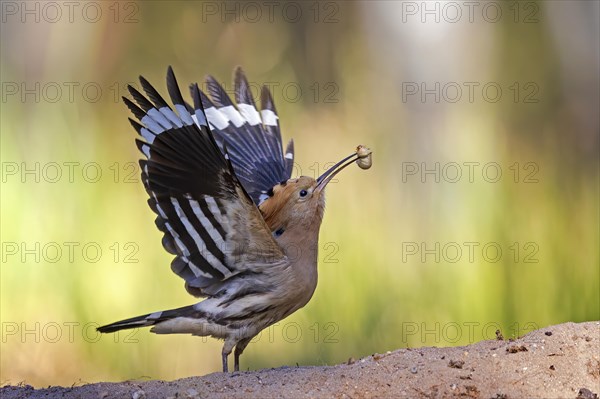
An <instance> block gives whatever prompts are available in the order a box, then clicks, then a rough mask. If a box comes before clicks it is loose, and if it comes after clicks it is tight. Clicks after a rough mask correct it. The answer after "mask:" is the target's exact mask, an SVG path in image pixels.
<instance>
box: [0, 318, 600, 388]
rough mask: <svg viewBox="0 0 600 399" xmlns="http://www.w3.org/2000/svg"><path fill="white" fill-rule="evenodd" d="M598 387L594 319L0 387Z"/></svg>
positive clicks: (599, 331)
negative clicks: (343, 357) (365, 353)
mask: <svg viewBox="0 0 600 399" xmlns="http://www.w3.org/2000/svg"><path fill="white" fill-rule="evenodd" d="M599 392H600V322H588V323H579V324H576V323H566V324H560V325H557V326H551V327H547V328H543V329H540V330H537V331H534V332H531V333H530V334H527V335H526V336H524V337H522V338H520V339H517V340H515V341H506V340H494V341H483V342H478V343H475V344H473V345H469V346H463V347H454V348H419V349H400V350H397V351H394V352H388V353H385V354H374V355H372V356H369V357H366V358H364V359H359V360H357V361H353V360H349V362H348V364H341V365H337V366H330V367H281V368H277V369H270V370H260V371H249V372H237V373H231V374H223V373H214V374H210V375H207V376H204V377H193V378H185V379H181V380H177V381H143V382H137V381H127V382H122V383H97V384H90V385H84V386H79V387H75V388H63V387H50V388H47V389H33V388H32V387H30V386H27V385H25V386H4V387H2V388H1V389H0V397H1V398H3V399H4V398H6V399H9V398H10V399H13V398H68V399H75V398H77V399H79V398H85V399H88V398H89V399H96V398H97V399H110V398H131V399H151V398H161V399H162V398H206V397H210V398H275V397H286V398H296V397H299V398H322V397H323V398H380V397H381V398H438V397H439V398H494V399H502V398H525V397H527V398H578V399H593V398H598V396H596V395H597V394H598V393H599Z"/></svg>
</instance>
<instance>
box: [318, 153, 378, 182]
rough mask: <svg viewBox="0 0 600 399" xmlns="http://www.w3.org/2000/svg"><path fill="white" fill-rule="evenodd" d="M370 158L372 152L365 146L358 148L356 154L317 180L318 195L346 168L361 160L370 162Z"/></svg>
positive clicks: (334, 166)
mask: <svg viewBox="0 0 600 399" xmlns="http://www.w3.org/2000/svg"><path fill="white" fill-rule="evenodd" d="M370 158H371V150H370V149H368V148H366V147H363V146H358V147H357V148H356V151H355V152H354V153H352V154H350V155H348V156H347V157H346V158H344V159H342V160H341V161H339V162H338V163H336V164H335V165H333V166H332V167H331V168H329V169H327V170H326V171H325V173H323V174H322V175H321V176H319V177H318V178H317V186H316V187H315V190H314V191H316V192H318V193H319V192H321V191H322V190H323V189H324V188H325V186H326V185H327V183H329V182H330V181H331V179H333V178H334V177H335V175H337V174H338V173H340V172H341V171H342V170H343V169H344V168H345V167H346V166H348V165H350V164H351V163H353V162H355V161H358V160H360V159H369V162H370ZM369 167H370V163H369ZM361 168H362V166H361Z"/></svg>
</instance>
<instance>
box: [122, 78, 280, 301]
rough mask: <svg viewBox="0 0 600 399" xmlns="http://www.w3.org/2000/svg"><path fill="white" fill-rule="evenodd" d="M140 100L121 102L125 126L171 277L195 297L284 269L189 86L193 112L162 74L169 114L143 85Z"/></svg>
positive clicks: (277, 249) (137, 96)
mask: <svg viewBox="0 0 600 399" xmlns="http://www.w3.org/2000/svg"><path fill="white" fill-rule="evenodd" d="M140 82H141V84H142V87H143V89H144V91H145V92H146V95H147V97H148V98H146V97H145V96H144V95H142V94H141V93H140V92H138V91H137V90H135V89H134V88H133V87H129V91H130V93H131V95H132V97H133V99H134V101H135V102H136V103H137V105H136V104H135V103H134V102H132V101H130V100H129V99H127V98H123V100H124V101H125V103H126V104H127V106H128V107H129V109H130V110H131V111H132V112H133V114H134V115H135V116H136V117H137V119H138V120H139V121H140V122H141V124H140V123H138V122H136V121H133V120H132V119H130V121H131V123H132V125H133V126H134V128H135V129H136V130H137V132H138V133H139V134H140V135H141V136H142V137H143V138H144V141H142V140H136V143H137V145H138V148H139V149H140V151H141V152H142V153H143V154H144V155H145V156H146V158H147V159H146V160H140V166H141V168H142V181H143V183H144V186H145V188H146V191H147V192H148V194H149V195H150V199H149V200H148V203H149V204H150V207H151V208H152V210H153V211H154V212H155V213H156V214H157V215H158V216H157V218H156V225H157V226H158V228H159V229H160V230H161V231H162V232H163V233H164V237H163V246H164V247H165V249H166V250H167V251H168V252H170V253H172V254H174V255H177V256H176V258H175V259H174V260H173V262H172V264H171V268H172V269H173V271H174V272H175V273H176V274H178V275H179V276H180V277H182V278H183V279H184V280H185V281H186V289H187V290H188V292H190V293H191V294H193V295H196V296H206V295H208V296H210V295H211V290H210V287H211V285H213V284H216V283H218V282H220V281H223V280H226V279H228V278H230V277H232V276H234V275H236V274H239V273H241V272H245V271H250V272H260V270H261V269H263V268H264V267H268V266H269V265H272V264H281V263H282V262H283V263H285V262H287V258H286V257H285V255H284V254H283V251H282V250H281V248H280V247H279V246H278V244H277V243H276V242H275V240H274V239H273V237H272V235H271V232H270V231H269V228H268V227H267V225H266V223H265V222H264V220H263V218H262V216H261V214H260V211H259V210H258V208H257V207H256V205H255V204H254V203H253V202H252V200H251V198H250V197H249V196H248V194H247V193H246V191H245V190H244V188H243V187H242V185H241V184H240V182H239V180H238V178H237V177H236V175H235V172H234V170H233V167H232V165H231V162H230V161H229V156H228V155H227V152H226V150H225V152H221V149H220V148H219V147H218V145H217V143H216V142H215V139H214V137H213V135H212V133H211V131H210V129H209V127H208V123H207V119H206V114H205V112H204V111H203V108H202V102H201V100H200V90H199V89H198V86H197V85H194V86H193V87H192V93H193V97H194V107H193V108H192V107H191V106H190V105H188V104H186V103H185V102H184V100H183V98H182V96H181V93H180V91H179V88H178V86H177V81H176V80H175V75H174V74H173V71H172V69H171V68H170V67H169V70H168V72H167V86H168V90H169V94H170V97H171V100H172V101H173V103H174V105H175V110H176V111H177V113H175V112H174V111H173V110H172V109H171V108H170V107H169V106H168V105H167V103H166V102H165V101H164V100H163V98H162V97H161V96H160V94H158V92H157V91H156V90H155V89H154V88H153V87H152V86H151V85H150V84H149V83H148V82H147V81H146V80H145V79H144V78H143V77H140Z"/></svg>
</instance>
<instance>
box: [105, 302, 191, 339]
mask: <svg viewBox="0 0 600 399" xmlns="http://www.w3.org/2000/svg"><path fill="white" fill-rule="evenodd" d="M195 312H196V311H195V310H194V308H193V306H184V307H182V308H177V309H171V310H163V311H162V312H154V313H150V314H146V315H143V316H137V317H132V318H130V319H125V320H121V321H117V322H114V323H111V324H107V325H105V326H102V327H98V328H97V330H98V331H99V332H101V333H112V332H115V331H119V330H126V329H129V328H139V327H150V326H153V325H155V324H157V323H160V322H163V321H166V320H170V319H173V318H175V317H181V316H186V315H189V314H192V313H195Z"/></svg>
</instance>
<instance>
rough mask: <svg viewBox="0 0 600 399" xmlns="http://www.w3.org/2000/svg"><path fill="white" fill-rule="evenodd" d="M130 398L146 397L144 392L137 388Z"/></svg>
mask: <svg viewBox="0 0 600 399" xmlns="http://www.w3.org/2000/svg"><path fill="white" fill-rule="evenodd" d="M131 399H146V392H144V391H142V390H141V389H138V390H137V391H135V392H134V393H133V395H131Z"/></svg>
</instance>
